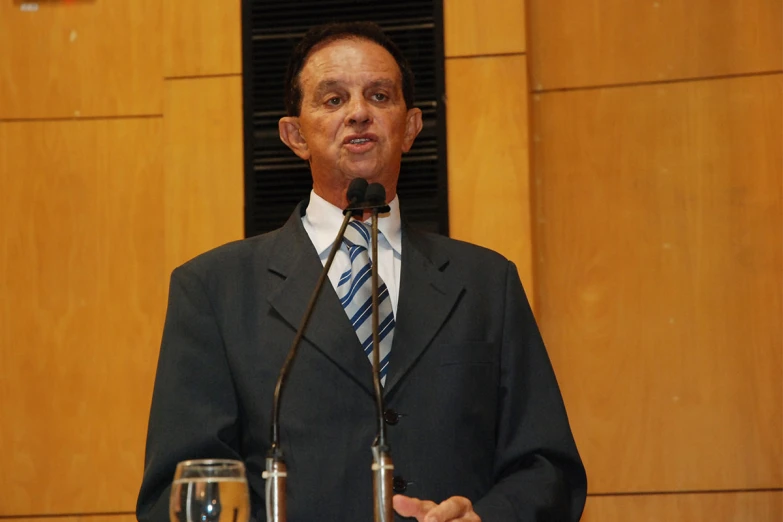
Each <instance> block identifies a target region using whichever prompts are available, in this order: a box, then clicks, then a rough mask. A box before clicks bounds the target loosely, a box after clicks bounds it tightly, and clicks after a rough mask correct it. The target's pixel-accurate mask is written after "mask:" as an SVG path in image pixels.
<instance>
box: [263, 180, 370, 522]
mask: <svg viewBox="0 0 783 522" xmlns="http://www.w3.org/2000/svg"><path fill="white" fill-rule="evenodd" d="M366 190H367V181H365V180H364V179H361V178H357V179H354V180H353V181H352V182H351V184H350V185H349V187H348V191H347V193H346V196H347V199H348V201H349V204H348V208H346V209H345V210H344V211H343V214H344V215H345V217H344V218H343V222H342V225H341V226H340V231H339V232H338V234H337V238H336V239H335V241H334V244H333V245H332V249H331V250H330V251H329V257H328V258H327V259H326V263H325V264H324V269H323V270H322V271H321V275H320V276H319V277H318V282H317V283H316V284H315V289H314V290H313V293H312V295H311V296H310V302H309V303H308V304H307V308H306V309H305V313H304V316H303V317H302V321H301V323H300V324H299V328H298V329H297V330H296V335H295V336H294V340H293V341H292V342H291V348H290V349H289V350H288V356H287V357H286V359H285V362H284V363H283V367H282V368H281V369H280V375H279V376H278V378H277V384H276V385H275V394H274V402H273V405H272V426H271V432H272V433H271V438H272V446H271V447H270V449H269V453H268V454H267V457H266V469H265V471H264V472H263V473H262V475H261V476H262V477H263V478H264V479H265V480H266V488H265V490H266V494H265V500H266V518H267V521H268V522H286V496H285V485H286V478H287V477H288V469H287V467H286V464H285V458H284V456H283V449H282V447H281V446H280V400H281V397H282V391H283V387H284V386H285V383H286V380H287V378H288V374H289V372H290V369H291V364H292V363H293V361H294V358H295V357H296V353H297V351H298V349H299V345H300V344H301V342H302V337H303V336H304V332H305V328H307V323H308V322H309V321H310V316H311V315H312V313H313V310H314V308H315V303H316V301H317V300H318V296H319V295H320V293H321V288H323V286H324V282H325V281H326V278H327V277H328V274H329V269H330V268H331V267H332V262H333V261H334V257H335V255H336V254H337V251H338V250H339V249H340V246H341V243H342V240H343V236H344V235H345V229H346V228H347V227H348V222H349V221H350V220H351V218H352V217H353V216H354V215H355V214H361V212H362V211H363V210H364V209H365V208H367V207H366V206H362V205H360V203H361V202H362V201H363V200H364V193H365V191H366Z"/></svg>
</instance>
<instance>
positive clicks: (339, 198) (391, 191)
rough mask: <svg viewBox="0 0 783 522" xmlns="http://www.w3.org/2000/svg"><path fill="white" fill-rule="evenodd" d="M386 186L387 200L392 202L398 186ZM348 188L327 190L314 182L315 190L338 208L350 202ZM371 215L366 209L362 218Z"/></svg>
mask: <svg viewBox="0 0 783 522" xmlns="http://www.w3.org/2000/svg"><path fill="white" fill-rule="evenodd" d="M384 188H385V189H386V202H387V203H388V202H390V201H391V200H393V199H394V198H395V196H396V191H395V189H396V187H388V186H386V185H384ZM347 190H348V186H347V185H346V186H345V187H341V188H339V189H337V190H325V188H324V187H323V186H319V185H316V184H313V192H315V193H316V194H318V196H320V197H321V198H323V199H324V200H326V201H328V202H329V203H331V204H332V205H334V206H335V207H337V208H345V207H346V205H347V204H348V201H346V199H345V192H346V191H347ZM370 215H371V212H369V211H365V212H364V216H362V219H363V220H364V219H368V218H369V217H370Z"/></svg>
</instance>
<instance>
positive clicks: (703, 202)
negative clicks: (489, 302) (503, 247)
mask: <svg viewBox="0 0 783 522" xmlns="http://www.w3.org/2000/svg"><path fill="white" fill-rule="evenodd" d="M782 91H783V75H780V74H779V75H769V76H756V77H748V78H738V79H729V80H714V81H705V82H684V83H677V84H671V85H653V86H644V87H625V88H613V89H602V90H588V91H573V92H558V93H548V94H544V95H541V96H537V97H536V98H535V101H534V128H535V129H536V130H535V133H536V136H535V139H534V140H533V143H534V153H533V154H534V156H533V165H534V169H535V172H534V176H535V180H536V184H537V188H538V190H537V202H536V205H537V210H536V225H535V226H536V234H535V237H536V238H538V241H537V244H536V249H537V252H538V254H539V257H538V258H537V272H536V273H537V280H536V285H537V297H538V299H537V301H538V311H539V316H538V317H539V320H540V323H541V326H542V329H543V331H544V336H545V338H546V339H547V341H548V346H549V349H550V354H551V355H552V358H553V363H554V365H555V367H556V370H557V372H558V377H559V378H560V382H561V385H562V389H563V393H564V395H565V399H566V403H567V404H568V405H569V414H570V418H571V421H572V425H573V428H574V431H575V435H576V437H577V440H578V441H579V445H580V450H581V453H582V456H583V458H584V461H585V464H586V466H587V469H588V470H589V475H590V488H591V491H592V492H594V493H600V492H636V491H682V490H702V489H708V490H715V489H745V488H770V487H781V486H783V447H782V446H783V442H782V441H783V426H781V424H782V423H783V387H781V384H780V383H781V376H782V375H783V363H782V362H781V357H782V354H783V321H781V318H782V317H783V305H782V304H781V303H782V301H783V295H782V294H783V235H782V234H781V224H782V223H783V156H782V154H783V153H782V152H781V143H783V102H782V101H781V93H782ZM479 99H482V98H481V97H479Z"/></svg>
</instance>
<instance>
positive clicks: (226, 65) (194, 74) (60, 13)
mask: <svg viewBox="0 0 783 522" xmlns="http://www.w3.org/2000/svg"><path fill="white" fill-rule="evenodd" d="M196 5H197V6H198V7H197V8H196V9H193V6H194V3H193V2H190V1H187V0H166V1H165V2H159V1H156V0H134V1H133V2H92V1H84V2H75V3H68V4H59V5H54V4H48V3H42V4H40V6H39V9H38V11H34V12H26V11H21V10H20V5H19V3H14V2H3V3H0V195H2V205H0V296H1V297H0V368H2V369H0V418H2V423H1V424H0V448H3V455H4V458H3V463H2V464H0V491H2V492H3V493H2V495H1V496H2V502H0V517H10V520H14V517H22V516H24V517H28V516H31V515H34V516H37V517H42V519H43V518H45V517H49V516H53V515H63V514H70V515H73V516H72V517H70V518H71V519H72V521H73V522H81V521H82V520H87V519H88V520H90V521H91V522H125V521H126V520H127V521H129V520H134V519H135V517H134V516H133V514H132V513H133V511H134V509H135V501H136V495H137V493H138V487H139V483H140V480H141V473H142V468H143V463H144V461H143V459H144V439H145V434H146V425H147V415H148V414H149V401H150V396H151V392H152V382H153V378H154V374H155V364H156V361H157V352H158V346H159V343H160V334H161V329H162V325H163V318H164V314H165V306H166V294H167V288H168V276H169V273H170V272H171V270H172V269H173V268H174V267H175V266H176V265H178V264H180V263H182V262H183V261H185V260H186V259H188V258H190V257H192V256H194V255H196V254H197V253H199V252H201V251H204V250H206V249H208V248H210V247H212V246H216V245H218V244H221V243H224V242H227V241H230V240H233V239H239V238H241V237H242V235H243V222H242V221H243V218H242V207H243V204H244V199H243V193H242V190H243V173H242V169H243V162H242V96H241V52H240V42H241V30H240V7H239V6H240V4H239V1H236V2H196ZM96 513H99V514H102V515H101V516H98V517H96V516H94V514H96ZM86 517H88V518H86ZM28 520H29V519H28ZM58 520H62V519H58Z"/></svg>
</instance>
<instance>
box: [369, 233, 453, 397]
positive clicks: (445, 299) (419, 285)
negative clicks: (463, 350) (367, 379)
mask: <svg viewBox="0 0 783 522" xmlns="http://www.w3.org/2000/svg"><path fill="white" fill-rule="evenodd" d="M432 246H433V245H432V242H431V241H430V240H428V239H427V237H426V236H425V235H424V234H423V233H421V232H418V231H416V230H413V229H411V228H410V227H409V226H407V225H403V234H402V266H401V269H402V270H401V271H402V273H401V276H400V298H399V303H398V306H397V317H396V321H395V322H396V326H395V329H394V342H393V344H392V351H391V359H390V361H389V371H388V374H387V377H386V386H384V395H388V394H389V393H391V392H392V391H393V390H394V388H395V387H396V386H397V385H398V384H399V382H400V381H401V380H402V379H403V377H404V376H405V374H406V373H407V372H408V371H409V370H410V369H411V367H412V366H413V365H414V364H415V363H416V361H417V360H418V358H419V357H420V356H421V354H422V353H423V352H424V350H425V349H426V348H427V347H428V346H429V344H430V342H431V341H432V339H433V338H434V337H435V334H436V333H437V332H438V331H439V330H440V329H441V327H442V326H443V323H444V322H445V321H446V319H447V318H448V316H449V314H450V313H451V310H452V309H453V308H454V306H455V305H456V303H457V300H458V299H459V296H460V295H461V293H462V290H463V286H462V284H461V283H460V282H459V281H454V280H451V279H449V278H448V277H447V276H446V274H445V273H444V270H445V269H446V267H447V266H448V264H449V259H448V257H446V256H445V255H444V253H443V252H439V251H436V250H435V249H433V248H432Z"/></svg>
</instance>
